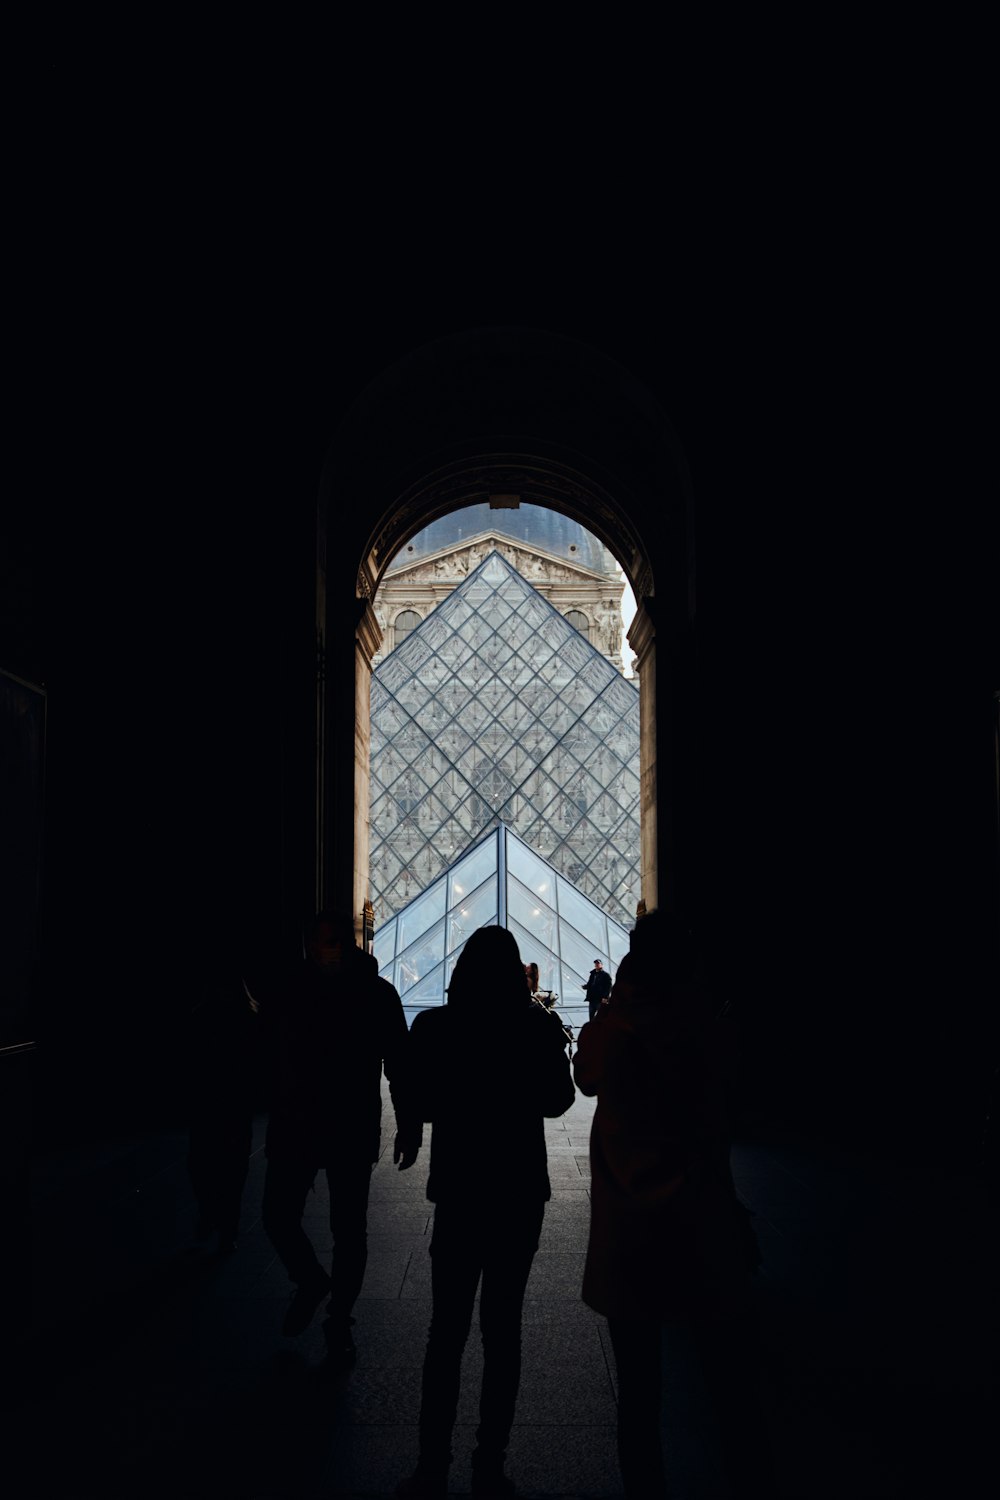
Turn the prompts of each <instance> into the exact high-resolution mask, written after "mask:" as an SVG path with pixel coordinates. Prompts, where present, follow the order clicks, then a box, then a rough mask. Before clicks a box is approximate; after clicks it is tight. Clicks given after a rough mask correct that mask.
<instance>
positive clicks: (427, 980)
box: [396, 964, 444, 1020]
mask: <svg viewBox="0 0 1000 1500" xmlns="http://www.w3.org/2000/svg"><path fill="white" fill-rule="evenodd" d="M396 988H397V990H399V998H400V999H401V1000H402V999H403V998H404V995H403V991H402V990H401V989H399V985H398V984H397V986H396ZM405 1002H406V1007H407V1009H409V1007H410V1006H412V1007H413V1010H414V1014H415V1013H416V1011H417V1009H424V1008H425V1007H426V1006H428V1005H441V1004H443V1002H444V964H437V965H436V966H435V968H433V969H431V971H430V973H428V974H424V975H423V976H422V977H421V978H420V979H417V980H414V982H413V984H411V985H409V986H408V987H407V990H406V995H405ZM409 1019H410V1016H409V1015H407V1020H409Z"/></svg>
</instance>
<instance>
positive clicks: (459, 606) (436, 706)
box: [370, 552, 639, 972]
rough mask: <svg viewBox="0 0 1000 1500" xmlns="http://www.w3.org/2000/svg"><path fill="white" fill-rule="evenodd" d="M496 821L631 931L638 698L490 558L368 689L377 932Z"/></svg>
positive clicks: (635, 885) (495, 556)
mask: <svg viewBox="0 0 1000 1500" xmlns="http://www.w3.org/2000/svg"><path fill="white" fill-rule="evenodd" d="M498 821H499V822H500V823H503V824H504V825H506V826H507V827H508V828H509V829H511V830H512V831H513V832H514V833H515V834H516V835H517V836H518V838H519V839H520V840H521V841H522V842H523V843H524V844H526V845H527V846H528V848H529V850H532V851H534V852H535V853H536V854H537V855H540V856H541V857H542V858H543V859H544V860H545V861H547V863H548V864H549V865H551V866H552V867H553V869H554V870H555V872H556V873H558V874H559V875H561V876H563V877H564V879H565V880H567V881H569V882H570V883H571V884H572V885H573V886H575V887H576V889H577V891H578V892H580V893H581V894H582V895H583V896H585V897H586V898H588V900H589V901H590V902H592V903H593V904H594V905H596V906H597V907H599V908H600V909H601V910H602V911H603V912H604V913H605V914H606V915H608V916H610V917H611V918H612V919H613V920H614V921H615V922H616V923H618V924H619V925H622V926H626V925H627V926H631V925H632V922H633V921H634V913H635V906H636V901H637V900H638V896H639V694H638V688H637V687H636V685H635V684H634V683H632V682H630V681H628V680H627V679H626V678H624V677H622V676H621V674H620V673H619V672H616V671H615V669H614V667H613V666H612V665H611V663H610V662H608V661H607V660H606V658H605V657H604V656H602V654H601V653H600V652H599V651H598V650H596V649H595V648H594V647H593V646H592V645H591V644H590V642H589V641H588V640H587V639H586V638H585V637H584V636H583V635H581V634H580V632H579V631H577V630H576V629H575V628H574V627H573V626H572V625H570V624H569V622H568V621H567V620H565V619H564V618H563V616H562V615H561V614H560V613H559V611H558V610H557V609H555V608H554V607H553V606H552V605H551V604H550V603H549V602H548V600H546V599H544V598H543V597H542V595H541V594H539V593H538V591H537V590H536V589H534V588H532V586H531V584H530V583H529V582H528V581H527V580H526V579H524V578H522V577H521V575H520V574H519V573H518V572H517V571H516V570H515V569H514V568H512V567H511V566H510V565H509V564H508V563H507V561H506V560H505V559H504V558H503V557H501V556H500V555H499V553H497V552H490V553H489V554H488V555H487V556H486V557H485V558H484V559H483V561H482V562H481V563H480V565H479V567H478V568H476V570H475V571H474V572H472V573H470V574H469V576H468V578H466V579H465V580H464V581H463V582H462V583H461V584H459V586H458V587H457V588H456V589H454V591H453V592H452V593H451V594H449V596H448V598H447V599H445V600H444V601H443V602H442V603H441V604H440V605H439V606H438V607H437V609H435V610H434V611H433V613H432V614H430V615H428V616H427V618H426V619H425V620H424V621H423V622H422V623H421V624H420V625H419V626H418V627H417V629H416V630H414V631H413V633H412V634H411V635H410V636H408V637H407V639H406V640H405V641H403V643H402V644H401V645H400V646H399V647H397V649H396V650H395V651H393V652H391V653H390V654H389V655H388V656H387V657H386V658H385V660H384V661H383V662H382V663H381V664H380V666H379V667H378V668H377V669H376V671H375V673H374V675H373V678H372V694H371V805H370V878H371V890H372V904H373V906H374V909H375V921H376V931H378V929H379V928H380V927H382V926H383V925H384V924H385V923H386V922H387V921H388V920H389V918H390V917H393V916H394V915H396V914H397V913H399V912H401V911H402V909H403V908H404V907H405V906H408V905H409V904H410V903H411V902H413V901H414V900H415V898H416V897H417V896H418V895H419V894H420V893H421V892H423V891H429V890H430V888H431V887H432V886H433V885H434V883H435V881H437V880H438V878H439V877H440V876H441V875H442V874H443V873H444V872H445V871H446V870H448V869H449V867H450V866H451V865H453V864H454V862H455V861H456V860H458V859H460V858H461V857H462V855H463V854H464V853H465V852H466V851H467V850H468V849H469V848H470V846H471V845H472V844H474V843H476V842H477V841H478V840H479V839H480V838H481V837H482V835H483V834H484V833H485V831H486V830H487V829H489V828H490V827H493V826H495V825H496V823H497V822H498ZM591 957H593V955H591ZM587 972H589V964H588V970H587Z"/></svg>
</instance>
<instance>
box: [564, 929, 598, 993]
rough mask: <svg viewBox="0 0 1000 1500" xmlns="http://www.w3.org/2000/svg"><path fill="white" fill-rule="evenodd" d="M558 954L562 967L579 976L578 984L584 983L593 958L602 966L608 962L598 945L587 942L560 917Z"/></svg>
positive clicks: (592, 964)
mask: <svg viewBox="0 0 1000 1500" xmlns="http://www.w3.org/2000/svg"><path fill="white" fill-rule="evenodd" d="M559 952H560V954H561V956H562V961H563V964H564V966H565V965H568V967H569V968H571V969H573V970H575V972H576V973H578V974H579V976H580V979H579V983H580V984H584V983H585V982H586V979H587V975H588V974H589V973H590V971H591V969H592V968H593V967H594V959H595V958H599V959H600V960H601V962H602V963H604V964H606V963H607V961H608V955H607V953H606V952H604V950H603V949H602V948H601V947H600V946H599V945H598V944H596V943H590V942H588V941H587V939H586V938H585V937H582V936H581V935H580V933H578V932H577V931H575V929H574V928H572V927H571V926H570V925H569V923H568V922H566V921H564V920H563V918H561V917H560V919H559Z"/></svg>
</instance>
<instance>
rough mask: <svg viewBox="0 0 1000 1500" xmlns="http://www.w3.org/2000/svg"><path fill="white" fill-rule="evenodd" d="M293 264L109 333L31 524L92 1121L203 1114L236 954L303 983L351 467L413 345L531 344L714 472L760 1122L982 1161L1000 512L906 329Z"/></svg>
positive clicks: (157, 282) (32, 592) (856, 311)
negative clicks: (913, 471) (207, 1066)
mask: <svg viewBox="0 0 1000 1500" xmlns="http://www.w3.org/2000/svg"><path fill="white" fill-rule="evenodd" d="M269 246H270V251H269V255H268V256H267V257H265V256H263V254H262V253H261V254H258V255H257V256H256V257H255V256H254V253H253V251H252V249H249V250H248V249H247V248H246V246H242V247H241V254H240V255H235V256H233V257H232V258H228V257H226V256H223V255H222V254H220V253H216V254H214V255H211V256H208V257H207V258H206V259H205V260H204V262H202V261H200V260H198V259H197V258H196V259H195V261H193V262H188V263H187V266H186V269H182V270H181V271H180V272H178V274H176V275H175V276H174V277H172V278H169V277H168V278H162V277H161V278H150V277H148V276H143V275H139V274H137V273H133V274H132V275H131V277H130V278H129V279H127V281H126V283H125V284H124V285H118V286H115V287H111V286H108V287H106V290H107V292H108V295H107V297H106V298H105V299H104V301H103V302H102V304H101V316H100V317H97V316H96V315H95V314H94V312H93V304H92V303H89V302H86V301H85V300H83V299H73V298H72V297H67V302H66V305H65V307H64V308H63V312H64V314H65V316H64V319H63V322H62V324H61V347H62V349H63V352H64V357H63V360H62V362H61V363H60V365H59V368H58V373H57V374H53V373H52V371H51V370H50V371H49V372H48V377H49V378H48V380H47V383H46V386H45V392H46V394H45V398H44V402H43V405H45V410H44V413H43V419H42V420H41V421H40V438H41V440H42V442H43V451H45V452H46V453H51V454H52V458H53V464H52V468H51V469H49V468H48V466H46V470H45V472H44V474H41V475H40V476H39V479H38V481H37V483H36V484H35V486H34V489H33V491H32V494H31V496H30V497H26V498H25V500H24V503H23V505H19V506H18V507H16V510H17V514H16V516H15V515H12V516H11V518H10V521H9V523H8V524H7V530H8V532H9V536H8V541H7V546H6V548H5V562H4V567H5V574H4V593H5V614H4V635H3V650H2V655H0V666H3V667H4V668H5V669H6V670H8V671H11V672H14V673H17V674H20V675H24V676H26V677H28V678H30V679H32V680H36V681H40V682H42V683H44V685H45V687H46V690H47V694H48V704H49V717H48V744H49V752H48V767H47V788H46V807H47V845H46V872H45V875H46V878H45V908H44V919H45V920H44V954H45V964H44V983H43V984H42V985H41V986H40V999H39V1004H38V1016H37V1033H38V1037H39V1041H40V1044H41V1045H40V1049H39V1054H38V1057H39V1070H40V1076H41V1077H42V1080H43V1083H44V1089H43V1095H44V1097H45V1099H46V1100H47V1101H48V1103H47V1105H46V1108H47V1110H49V1111H50V1112H51V1114H52V1117H53V1118H56V1117H61V1115H62V1114H65V1112H66V1110H67V1109H68V1107H69V1105H70V1103H72V1107H73V1108H74V1109H80V1110H82V1111H83V1118H84V1119H86V1120H93V1121H95V1122H97V1121H98V1120H103V1119H106V1118H112V1119H119V1120H133V1119H134V1120H139V1119H141V1118H145V1117H146V1116H147V1115H150V1114H156V1113H157V1112H158V1111H159V1112H166V1113H169V1112H170V1110H171V1108H173V1107H174V1101H175V1097H176V1090H175V1083H176V1078H177V1075H178V1070H179V1068H180V1067H181V1065H182V1059H183V1052H184V1048H185V1045H186V1044H187V1035H188V1033H187V1024H186V1016H187V1011H188V1008H189V1005H190V1003H191V1000H192V997H193V994H194V991H195V989H196V986H197V982H198V975H199V974H200V973H201V972H202V971H203V970H204V967H205V964H206V963H207V962H208V960H209V959H210V957H211V956H212V955H213V954H215V953H217V952H218V950H219V948H220V947H223V948H225V947H226V946H227V944H228V942H229V937H228V936H227V935H228V934H232V935H233V938H232V941H233V946H234V947H236V946H239V944H240V943H241V942H243V941H244V940H245V937H246V934H247V933H249V940H250V941H252V942H253V944H254V945H255V946H257V947H259V948H262V949H266V950H275V949H278V950H284V951H288V948H289V944H290V943H291V942H292V940H293V937H294V932H293V928H294V907H295V905H296V904H297V901H298V895H297V893H298V891H299V890H300V888H301V881H302V869H303V862H304V859H305V857H306V853H307V849H306V845H307V831H306V830H307V818H306V813H307V809H308V802H309V786H308V779H309V773H310V754H311V745H310V740H309V736H310V724H309V715H308V712H304V710H303V707H302V705H303V704H305V703H309V702H311V698H312V693H313V660H312V646H313V601H312V595H311V587H312V579H313V567H314V556H313V538H314V529H315V506H316V500H317V494H318V489H319V483H320V475H321V472H322V468H323V464H324V460H325V457H326V454H327V452H328V449H329V445H330V442H331V440H332V436H333V433H334V432H335V430H336V427H337V424H338V422H339V421H340V419H341V418H342V417H343V415H344V413H345V412H346V411H347V410H348V408H349V406H350V404H351V403H352V402H353V401H355V399H356V398H357V396H358V394H359V393H360V392H362V391H363V390H364V389H365V387H366V386H367V385H368V384H369V382H371V381H373V380H374V379H376V377H378V376H379V374H380V373H381V372H382V371H383V370H385V369H386V368H387V367H389V366H390V365H392V364H393V363H394V362H395V361H397V360H399V359H401V358H403V357H404V356H405V355H406V354H407V353H408V351H410V350H412V349H415V348H420V347H421V346H422V345H424V344H425V343H426V342H427V341H428V340H432V339H435V338H438V337H440V336H441V335H444V334H450V333H457V332H460V331H462V330H463V329H468V328H475V327H478V326H480V325H484V324H511V325H518V326H521V325H527V326H534V327H538V328H543V329H550V330H552V331H553V332H555V333H560V334H565V335H567V336H569V337H572V338H575V339H578V340H581V341H583V342H585V343H587V344H589V345H591V346H593V347H594V348H596V349H597V350H599V351H600V352H602V353H603V354H606V355H608V356H609V357H611V358H612V359H614V360H617V361H618V362H620V363H621V364H622V365H623V366H624V367H625V368H626V369H627V370H629V371H630V372H632V374H633V375H634V376H635V378H636V380H637V381H638V382H640V383H641V385H642V386H643V387H645V388H646V389H647V390H648V391H649V392H651V393H652V395H653V397H654V398H655V399H656V400H657V401H658V402H659V403H660V404H661V405H662V407H663V409H664V411H665V412H666V414H667V417H668V419H669V422H670V424H671V426H672V428H673V431H674V433H675V434H676V438H677V441H678V444H679V447H680V449H681V452H682V453H683V457H684V460H685V461H686V463H687V466H688V468H689V470H690V475H691V483H692V488H693V492H694V495H695V500H696V525H697V539H696V548H697V674H696V682H695V689H694V690H695V692H696V697H697V705H698V716H697V753H696V755H695V756H694V757H693V760H694V765H693V768H692V771H693V785H692V790H691V797H692V799H693V801H694V805H695V811H694V813H693V814H692V816H693V818H694V820H695V826H696V828H697V848H698V856H697V862H698V889H699V892H700V894H699V897H698V912H697V915H698V921H699V924H700V927H701V930H702V937H703V940H704V943H705V947H706V951H707V953H708V956H709V962H710V969H711V972H712V974H713V977H714V979H715V982H716V983H717V984H718V986H719V988H720V991H721V992H722V993H725V994H728V995H731V996H732V997H733V999H734V1002H735V1003H736V1004H737V1006H738V1008H739V1010H740V1014H741V1018H742V1021H743V1026H744V1034H745V1046H746V1052H747V1057H748V1074H749V1079H750V1082H749V1084H748V1089H749V1093H750V1094H751V1095H752V1099H753V1103H754V1105H755V1107H756V1109H757V1111H758V1113H763V1114H764V1115H767V1114H768V1113H770V1114H771V1115H772V1116H775V1115H776V1116H778V1117H780V1118H783V1119H786V1120H791V1121H796V1122H798V1123H801V1124H806V1125H808V1126H809V1127H810V1128H817V1129H823V1130H833V1131H835V1132H839V1131H843V1132H844V1133H847V1134H850V1133H851V1132H860V1131H876V1132H877V1133H878V1137H879V1139H882V1140H884V1141H886V1142H893V1141H895V1140H897V1139H898V1138H899V1137H900V1135H901V1134H905V1133H906V1132H909V1131H911V1130H918V1131H919V1132H920V1134H921V1137H922V1138H923V1139H924V1140H926V1141H927V1142H929V1143H930V1144H931V1146H932V1147H933V1149H940V1147H941V1143H942V1142H945V1143H947V1147H948V1149H952V1147H953V1146H954V1147H955V1148H956V1149H958V1150H960V1151H968V1150H971V1149H973V1146H974V1142H975V1139H976V1136H977V1132H978V1130H979V1128H980V1120H981V1116H982V1111H983V1107H984V1101H985V1097H986V1090H987V1087H988V1083H989V1078H990V1076H991V1073H992V1069H993V1066H994V1059H995V1056H996V1026H995V1012H994V1003H995V996H996V958H997V845H996V807H995V786H994V766H993V758H992V755H993V749H992V747H993V739H992V735H993V729H992V707H991V694H992V691H993V690H994V689H995V688H997V687H998V686H1000V682H998V681H997V677H998V675H1000V674H998V671H997V661H996V654H995V639H996V638H995V637H994V636H992V635H991V632H990V628H989V621H990V611H989V609H988V607H987V601H988V600H989V599H990V595H991V591H990V588H989V587H988V584H989V579H988V571H987V569H986V567H985V565H984V555H983V547H982V545H981V543H982V516H981V514H980V512H979V510H978V509H977V508H976V507H975V506H973V505H972V503H971V502H970V501H969V500H968V499H967V497H963V496H961V495H958V496H955V495H953V496H951V497H950V499H949V504H948V506H944V507H938V508H937V509H936V510H934V511H929V510H928V509H927V508H926V507H925V506H923V505H922V504H919V503H918V502H917V500H916V498H915V494H914V490H913V487H912V484H906V485H904V484H903V483H901V481H900V477H899V469H898V467H897V466H896V464H895V462H894V460H895V456H896V455H898V453H899V452H900V451H901V445H903V448H902V451H905V444H906V442H907V440H909V441H910V442H911V443H915V442H916V441H917V434H916V433H915V432H914V431H913V428H912V426H911V423H910V420H909V418H908V415H907V414H906V413H904V411H903V402H902V398H901V397H898V396H897V397H893V396H892V395H891V394H890V393H889V392H890V388H889V386H888V385H887V384H886V383H885V382H884V381H883V380H882V372H883V370H884V367H885V362H886V360H887V359H888V356H887V354H886V352H885V341H884V333H883V331H882V330H881V329H880V327H879V325H878V323H877V321H875V320H873V319H872V317H871V316H870V308H869V307H868V305H867V304H866V303H865V301H864V300H863V299H862V300H860V301H859V300H857V299H852V298H851V297H849V296H848V295H847V292H846V289H843V288H842V290H841V292H840V293H835V292H830V290H829V288H827V289H826V290H825V292H824V295H823V296H822V297H820V296H819V295H818V293H817V292H816V290H815V286H814V284H813V282H812V280H811V278H807V277H800V278H799V279H795V278H790V277H789V273H788V271H787V267H785V268H783V269H782V272H781V274H780V275H779V274H778V271H777V270H776V269H774V268H773V267H769V266H767V265H765V264H763V263H762V264H760V265H759V266H757V267H756V271H757V275H756V276H755V277H754V278H750V280H749V281H748V279H747V277H746V276H743V277H741V278H740V279H739V280H738V281H734V280H732V279H729V280H727V279H726V278H719V277H716V276H714V275H712V274H710V270H703V273H702V275H701V277H700V278H698V277H695V276H689V277H688V279H687V280H686V281H685V282H684V283H683V284H677V283H671V281H670V278H669V277H665V276H664V275H663V274H662V273H661V272H659V271H658V270H657V268H656V267H655V266H653V265H650V266H648V267H637V266H636V265H635V264H634V263H633V264H629V263H628V262H627V258H626V257H624V256H623V257H621V258H619V260H618V261H616V262H615V264H614V266H613V267H612V266H609V265H607V264H606V265H605V266H604V268H603V275H601V276H599V277H598V278H597V279H595V278H594V277H593V276H592V275H587V276H584V275H583V274H582V268H578V270H577V273H576V274H574V275H566V274H560V268H559V267H552V268H551V269H550V273H549V274H548V275H546V276H544V277H535V278H532V277H527V276H525V277H522V278H520V280H517V279H516V278H514V279H512V276H511V275H508V277H507V279H506V280H504V279H501V278H498V277H496V276H490V277H485V276H484V277H483V278H482V280H479V279H478V278H477V277H474V276H472V275H471V274H470V275H467V276H466V277H464V278H462V277H456V276H455V275H453V274H450V273H451V272H453V270H454V265H453V263H451V264H449V266H446V267H444V268H440V269H439V271H438V273H437V274H435V273H434V270H433V268H432V267H430V268H429V265H428V262H427V261H424V262H422V270H423V275H422V276H418V275H417V274H415V271H414V269H413V268H412V267H411V268H410V270H409V272H408V271H407V268H406V267H405V266H403V265H401V264H394V265H393V266H392V268H391V270H392V274H391V275H385V274H383V272H384V269H385V268H384V266H381V265H378V266H376V265H367V266H366V265H363V264H360V263H359V264H357V265H354V266H353V267H352V272H351V274H350V275H348V274H346V272H345V270H344V269H343V268H342V269H341V272H340V274H339V275H338V276H337V277H331V276H326V277H320V276H318V275H314V274H309V275H303V274H301V267H299V266H298V265H297V262H296V257H295V255H293V254H292V253H291V251H290V250H284V251H283V250H281V249H276V248H275V246H274V244H273V243H272V242H269ZM155 265H156V267H157V268H159V269H162V262H161V261H160V260H159V259H158V258H157V259H156V260H155ZM563 269H564V268H563ZM590 269H591V270H592V269H593V268H590ZM876 397H878V399H876ZM442 399H444V395H443V396H442ZM622 442H623V443H627V442H628V434H627V433H623V434H622ZM334 690H336V689H334ZM349 711H350V703H349V700H348V698H347V697H346V696H345V700H344V713H345V716H346V715H347V714H349Z"/></svg>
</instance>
